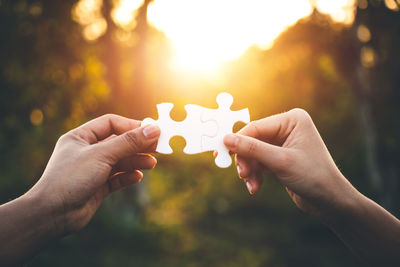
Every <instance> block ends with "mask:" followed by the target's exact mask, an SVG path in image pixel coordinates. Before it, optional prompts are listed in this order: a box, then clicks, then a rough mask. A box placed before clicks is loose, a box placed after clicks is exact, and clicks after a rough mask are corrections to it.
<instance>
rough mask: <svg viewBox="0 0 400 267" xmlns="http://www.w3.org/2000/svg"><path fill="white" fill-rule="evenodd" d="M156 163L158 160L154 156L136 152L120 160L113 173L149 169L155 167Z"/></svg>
mask: <svg viewBox="0 0 400 267" xmlns="http://www.w3.org/2000/svg"><path fill="white" fill-rule="evenodd" d="M156 164H157V160H156V159H155V158H154V157H153V156H151V155H147V154H136V155H134V156H131V157H129V158H125V159H122V160H120V161H118V163H117V164H116V165H115V166H114V168H113V170H112V171H111V175H114V174H115V173H117V172H129V171H134V170H148V169H152V168H154V166H155V165H156Z"/></svg>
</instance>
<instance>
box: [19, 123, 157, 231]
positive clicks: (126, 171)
mask: <svg viewBox="0 0 400 267" xmlns="http://www.w3.org/2000/svg"><path fill="white" fill-rule="evenodd" d="M140 124H141V122H140V121H136V120H131V119H127V118H124V117H121V116H117V115H104V116H102V117H99V118H97V119H94V120H92V121H89V122H87V123H86V124H84V125H82V126H80V127H78V128H76V129H73V130H71V131H69V132H68V133H66V134H64V135H63V136H62V137H61V138H60V139H59V140H58V142H57V144H56V146H55V149H54V152H53V154H52V156H51V158H50V160H49V162H48V164H47V167H46V169H45V171H44V173H43V175H42V177H41V178H40V180H39V181H38V182H37V183H36V184H35V186H34V187H33V188H32V189H31V190H30V191H28V192H27V193H26V195H28V196H34V197H33V198H34V199H40V200H41V201H40V203H45V205H46V206H48V207H50V209H51V210H52V212H51V214H52V217H53V218H52V219H53V220H54V224H55V225H56V226H57V227H58V228H59V231H60V232H62V233H61V234H68V233H71V232H76V231H78V230H80V229H82V228H83V227H84V226H85V225H86V224H87V223H88V222H89V221H90V219H91V218H92V216H93V215H94V213H95V212H96V210H97V209H98V208H99V206H100V204H101V202H102V200H103V199H104V198H105V197H106V196H107V195H109V194H110V193H111V192H114V191H116V190H119V189H121V188H124V187H127V186H129V185H132V184H136V183H138V182H140V180H141V179H142V177H143V174H142V173H141V172H140V171H139V170H141V169H151V168H153V167H154V166H155V165H156V163H157V162H156V159H155V158H154V157H152V156H150V155H148V154H142V153H150V152H153V151H154V150H155V147H156V143H157V140H158V137H159V134H160V129H159V128H158V127H157V126H152V125H149V126H146V127H140Z"/></svg>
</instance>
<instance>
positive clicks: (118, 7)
mask: <svg viewBox="0 0 400 267" xmlns="http://www.w3.org/2000/svg"><path fill="white" fill-rule="evenodd" d="M142 4H143V0H119V1H116V3H115V5H114V8H113V9H112V11H111V17H112V19H113V21H114V23H115V24H117V25H118V26H120V27H121V28H124V29H126V30H128V29H133V28H134V27H135V26H136V20H135V17H136V12H137V9H138V8H139V7H140V6H141V5H142Z"/></svg>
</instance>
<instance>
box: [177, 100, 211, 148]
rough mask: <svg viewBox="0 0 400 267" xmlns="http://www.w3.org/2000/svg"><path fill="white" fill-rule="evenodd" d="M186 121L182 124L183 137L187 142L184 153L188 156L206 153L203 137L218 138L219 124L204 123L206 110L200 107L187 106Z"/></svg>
mask: <svg viewBox="0 0 400 267" xmlns="http://www.w3.org/2000/svg"><path fill="white" fill-rule="evenodd" d="M185 110H186V114H187V115H186V119H185V120H184V121H182V122H181V124H182V128H181V129H182V132H181V136H182V137H183V138H185V140H186V146H185V148H184V149H183V152H184V153H186V154H197V153H201V152H204V151H205V150H204V149H203V148H202V144H201V143H202V140H201V139H202V137H203V136H210V137H212V136H216V135H217V130H218V129H217V124H216V123H215V122H212V121H209V122H203V121H202V120H201V116H202V113H203V112H204V110H206V108H204V107H202V106H198V105H193V104H188V105H186V106H185Z"/></svg>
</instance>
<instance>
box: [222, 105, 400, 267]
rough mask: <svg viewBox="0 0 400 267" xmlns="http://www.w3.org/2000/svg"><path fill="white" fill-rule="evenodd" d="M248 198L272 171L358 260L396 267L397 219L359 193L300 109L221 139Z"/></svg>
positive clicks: (398, 260) (398, 246) (399, 247)
mask: <svg viewBox="0 0 400 267" xmlns="http://www.w3.org/2000/svg"><path fill="white" fill-rule="evenodd" d="M224 143H225V145H226V146H227V147H228V149H229V150H230V151H231V152H233V153H235V154H236V165H237V169H238V173H239V176H240V177H241V178H242V179H243V181H244V182H245V184H246V186H247V188H248V190H249V192H250V194H254V193H256V192H257V191H258V190H259V189H260V187H261V185H262V181H263V178H262V174H263V173H264V172H266V171H272V172H273V173H275V174H276V177H277V179H278V180H279V181H280V182H281V183H282V184H283V185H284V186H285V187H286V189H287V191H288V193H289V196H290V197H291V198H292V199H293V201H294V203H295V204H296V205H297V207H299V208H300V209H301V210H303V211H305V212H307V213H309V214H311V215H313V216H315V217H317V218H319V219H321V220H322V221H323V222H324V223H325V224H327V225H328V226H329V227H330V228H331V229H332V230H333V231H334V232H335V233H336V234H337V235H338V236H339V238H341V239H342V240H343V241H344V243H345V244H346V245H347V246H348V247H349V248H350V249H351V250H352V251H353V252H354V253H355V254H356V255H358V256H359V257H360V258H361V259H362V260H364V261H365V262H367V263H369V264H371V265H373V266H400V257H399V253H400V221H399V220H398V219H397V218H395V217H394V216H393V215H391V214H390V213H389V212H387V211H386V210H385V209H383V208H382V207H381V206H379V205H378V204H376V203H375V202H373V201H372V200H370V199H368V198H367V197H365V196H364V195H362V194H361V193H360V192H358V191H357V190H356V189H355V188H354V187H353V186H352V185H351V184H350V182H349V181H348V180H347V179H346V178H345V177H344V176H343V175H342V173H341V172H340V171H339V169H338V168H337V167H336V165H335V163H334V161H333V159H332V157H331V156H330V154H329V152H328V149H327V148H326V146H325V144H324V142H323V140H322V138H321V136H320V135H319V133H318V131H317V129H316V127H315V125H314V123H313V121H312V119H311V117H310V116H309V115H308V114H307V112H305V111H304V110H301V109H294V110H291V111H289V112H286V113H283V114H279V115H275V116H271V117H267V118H264V119H262V120H258V121H254V122H252V123H250V124H249V125H247V126H246V127H244V128H243V129H242V130H241V131H240V132H239V133H238V134H231V135H227V136H226V137H225V139H224Z"/></svg>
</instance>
